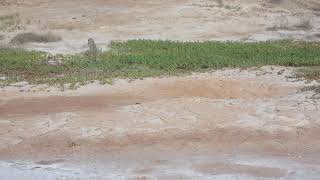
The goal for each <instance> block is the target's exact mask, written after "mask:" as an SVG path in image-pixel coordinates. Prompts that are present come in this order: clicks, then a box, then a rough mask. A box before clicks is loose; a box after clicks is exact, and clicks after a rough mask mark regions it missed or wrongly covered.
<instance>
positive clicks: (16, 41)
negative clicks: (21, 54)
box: [10, 33, 61, 45]
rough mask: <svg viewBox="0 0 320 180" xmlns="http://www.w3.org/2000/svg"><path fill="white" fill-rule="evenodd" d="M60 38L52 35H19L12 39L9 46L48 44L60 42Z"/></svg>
mask: <svg viewBox="0 0 320 180" xmlns="http://www.w3.org/2000/svg"><path fill="white" fill-rule="evenodd" d="M60 40H61V37H59V36H57V35H54V34H52V33H46V34H36V33H21V34H18V35H16V36H15V37H13V38H12V39H11V41H10V44H13V45H21V44H24V43H28V42H38V43H48V42H57V41H60Z"/></svg>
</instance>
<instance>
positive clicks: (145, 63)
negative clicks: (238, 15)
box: [0, 40, 320, 85]
mask: <svg viewBox="0 0 320 180" xmlns="http://www.w3.org/2000/svg"><path fill="white" fill-rule="evenodd" d="M56 57H57V59H60V60H61V62H60V63H57V64H56V65H51V64H50V63H49V64H48V63H47V62H48V55H47V54H45V53H42V52H35V51H31V52H30V51H25V50H10V49H9V50H2V51H1V50H0V76H1V75H3V76H5V77H6V80H2V83H10V82H17V81H22V80H25V81H29V82H31V83H35V84H39V83H48V84H50V85H59V84H64V83H72V84H75V83H81V84H85V83H88V82H90V81H92V80H99V81H100V82H110V79H112V78H115V77H120V78H143V77H151V76H159V75H177V74H181V73H189V72H194V71H209V70H212V69H219V68H238V67H239V68H245V67H252V66H264V65H280V66H304V67H311V66H318V65H320V43H318V42H296V41H289V40H285V41H270V42H254V43H247V42H216V41H208V42H175V41H154V40H131V41H127V42H112V43H111V45H110V50H109V51H108V52H103V53H99V54H98V55H97V60H96V61H92V60H90V58H88V57H87V56H86V55H85V54H77V55H63V56H62V55H60V56H56ZM60 60H59V61H60ZM0 82H1V80H0Z"/></svg>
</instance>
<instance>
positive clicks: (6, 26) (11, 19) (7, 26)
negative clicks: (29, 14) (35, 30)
mask: <svg viewBox="0 0 320 180" xmlns="http://www.w3.org/2000/svg"><path fill="white" fill-rule="evenodd" d="M19 24H20V18H19V14H11V15H3V16H0V31H11V30H14V29H17V27H18V25H19Z"/></svg>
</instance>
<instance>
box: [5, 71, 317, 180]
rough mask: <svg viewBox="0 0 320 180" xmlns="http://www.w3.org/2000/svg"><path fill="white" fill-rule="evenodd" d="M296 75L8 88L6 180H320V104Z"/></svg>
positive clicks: (235, 74) (233, 74) (226, 74)
mask: <svg viewBox="0 0 320 180" xmlns="http://www.w3.org/2000/svg"><path fill="white" fill-rule="evenodd" d="M283 69H284V70H285V71H284V73H283V74H280V75H279V73H278V72H279V71H281V70H282V71H283ZM292 70H293V69H292V68H281V67H263V68H261V69H249V70H238V69H235V70H219V71H214V72H212V73H195V74H192V75H189V76H186V77H163V78H147V79H144V80H136V81H133V82H131V81H127V80H118V81H116V82H115V84H114V85H97V84H89V85H86V86H84V87H81V88H79V89H78V90H67V91H64V92H60V91H58V90H51V91H50V92H47V91H43V90H42V91H40V90H39V91H35V92H33V91H31V92H20V90H19V88H20V89H21V88H30V87H28V86H27V85H25V86H20V87H5V88H2V89H1V92H0V95H1V96H0V97H1V99H0V123H1V126H0V133H1V138H0V148H1V149H0V159H1V163H0V177H1V179H20V178H32V179H57V178H61V179H63V178H65V179H235V178H240V179H301V178H303V179H317V178H318V177H319V176H320V161H319V158H318V157H319V156H320V146H319V144H320V142H319V141H320V134H319V132H320V131H319V115H320V111H319V105H318V103H319V100H318V99H314V98H311V96H312V92H300V89H301V88H302V87H304V86H305V82H303V81H291V80H288V79H287V76H288V75H290V74H291V72H292Z"/></svg>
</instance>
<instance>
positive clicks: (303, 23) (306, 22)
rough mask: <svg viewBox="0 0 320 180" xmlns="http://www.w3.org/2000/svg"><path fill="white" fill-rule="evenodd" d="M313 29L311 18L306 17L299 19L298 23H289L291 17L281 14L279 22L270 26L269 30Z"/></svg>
mask: <svg viewBox="0 0 320 180" xmlns="http://www.w3.org/2000/svg"><path fill="white" fill-rule="evenodd" d="M311 29H312V23H311V19H310V18H307V17H304V18H301V19H299V21H298V22H297V23H296V24H292V25H290V24H289V19H288V18H287V17H286V16H281V17H280V20H279V23H277V24H275V25H273V26H272V27H268V28H267V30H268V31H277V30H287V31H293V30H305V31H307V30H311Z"/></svg>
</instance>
